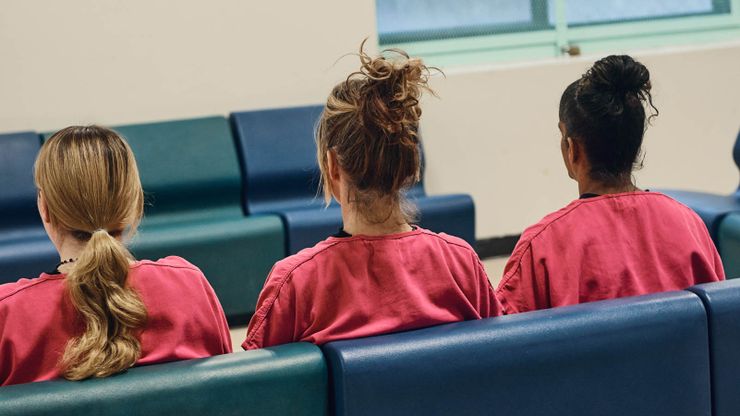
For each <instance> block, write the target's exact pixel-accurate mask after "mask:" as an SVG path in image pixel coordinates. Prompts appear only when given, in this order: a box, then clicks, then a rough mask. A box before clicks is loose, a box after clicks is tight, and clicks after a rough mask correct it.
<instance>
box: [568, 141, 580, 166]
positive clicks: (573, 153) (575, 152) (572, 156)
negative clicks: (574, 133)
mask: <svg viewBox="0 0 740 416" xmlns="http://www.w3.org/2000/svg"><path fill="white" fill-rule="evenodd" d="M565 149H566V153H567V157H568V162H570V164H571V165H573V164H575V163H577V162H578V159H579V157H580V153H581V152H580V147H579V146H578V144H576V142H575V141H574V140H573V139H572V138H570V137H566V138H565Z"/></svg>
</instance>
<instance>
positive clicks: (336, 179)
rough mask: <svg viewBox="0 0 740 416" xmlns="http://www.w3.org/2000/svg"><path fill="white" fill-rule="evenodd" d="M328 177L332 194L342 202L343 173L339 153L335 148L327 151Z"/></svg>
mask: <svg viewBox="0 0 740 416" xmlns="http://www.w3.org/2000/svg"><path fill="white" fill-rule="evenodd" d="M326 179H327V182H328V183H327V185H329V192H330V193H331V196H332V197H333V198H334V199H335V200H336V201H337V202H338V203H340V204H341V203H342V200H341V195H342V174H341V171H340V168H339V161H338V160H337V154H336V153H335V152H334V151H333V150H327V151H326Z"/></svg>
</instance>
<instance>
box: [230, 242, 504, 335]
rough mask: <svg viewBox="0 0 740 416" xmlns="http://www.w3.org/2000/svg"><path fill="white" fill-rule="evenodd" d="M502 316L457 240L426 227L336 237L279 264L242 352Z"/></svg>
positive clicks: (472, 256) (467, 250)
mask: <svg viewBox="0 0 740 416" xmlns="http://www.w3.org/2000/svg"><path fill="white" fill-rule="evenodd" d="M500 313H501V308H500V305H499V304H498V302H497V300H496V298H495V296H494V295H493V289H492V288H491V284H490V282H489V281H488V277H487V276H486V273H485V271H484V270H483V266H482V265H481V263H480V260H478V256H477V255H476V254H475V252H474V251H473V249H472V248H471V247H470V246H469V245H468V244H467V243H466V242H464V241H463V240H461V239H459V238H457V237H452V236H449V235H446V234H435V233H433V232H431V231H428V230H424V229H420V228H417V229H415V230H412V231H409V232H404V233H399V234H390V235H383V236H362V235H358V236H347V237H330V238H328V239H327V240H324V241H322V242H321V243H319V244H317V245H316V246H314V247H312V248H309V249H305V250H303V251H301V252H299V253H298V254H296V255H294V256H291V257H288V258H287V259H285V260H282V261H280V262H278V263H277V264H276V265H275V267H274V268H273V270H272V272H271V273H270V276H269V277H268V279H267V282H266V284H265V288H264V289H263V291H262V294H261V295H260V299H259V301H258V304H257V311H256V312H255V315H254V317H253V318H252V321H251V322H250V326H249V330H248V334H247V339H246V340H245V341H244V343H243V344H242V347H244V348H245V349H252V348H261V347H263V346H270V345H277V344H283V343H288V342H294V341H307V342H313V343H316V344H324V343H326V342H330V341H334V340H338V339H347V338H357V337H365V336H371V335H377V334H382V333H387V332H398V331H404V330H410V329H415V328H421V327H426V326H432V325H438V324H443V323H448V322H457V321H463V320H471V319H480V318H487V317H489V316H496V315H500Z"/></svg>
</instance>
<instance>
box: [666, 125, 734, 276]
mask: <svg viewBox="0 0 740 416" xmlns="http://www.w3.org/2000/svg"><path fill="white" fill-rule="evenodd" d="M732 156H733V159H734V160H735V165H736V166H737V167H738V170H740V132H739V133H738V135H737V139H736V140H735V146H734V148H733V152H732ZM663 192H665V193H666V194H668V195H670V196H672V197H673V198H675V199H677V200H679V201H681V202H683V203H684V204H686V205H687V206H689V207H690V208H691V209H693V210H694V211H696V213H697V214H699V216H700V217H701V219H702V220H704V223H705V224H706V225H707V229H709V234H710V235H711V236H712V239H713V240H714V243H715V244H716V246H717V250H719V253H720V255H721V256H722V262H723V264H724V267H725V274H726V275H727V276H728V277H740V186H739V187H738V189H737V190H736V191H735V192H733V193H731V194H729V195H717V194H710V193H705V192H694V191H684V190H664V191H663Z"/></svg>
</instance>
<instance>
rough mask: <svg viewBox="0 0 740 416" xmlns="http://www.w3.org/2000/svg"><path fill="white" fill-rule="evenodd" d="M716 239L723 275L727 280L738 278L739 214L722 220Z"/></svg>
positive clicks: (739, 254) (739, 260)
mask: <svg viewBox="0 0 740 416" xmlns="http://www.w3.org/2000/svg"><path fill="white" fill-rule="evenodd" d="M718 239H719V250H720V253H722V263H723V265H724V267H725V275H726V276H727V278H728V279H732V278H736V277H740V212H738V213H734V214H729V215H727V217H726V218H725V219H724V220H722V223H721V224H720V226H719V236H718Z"/></svg>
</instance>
